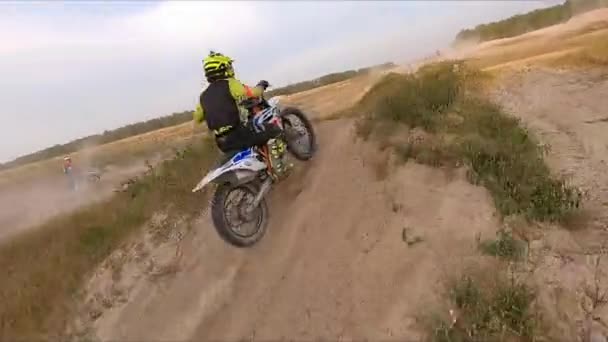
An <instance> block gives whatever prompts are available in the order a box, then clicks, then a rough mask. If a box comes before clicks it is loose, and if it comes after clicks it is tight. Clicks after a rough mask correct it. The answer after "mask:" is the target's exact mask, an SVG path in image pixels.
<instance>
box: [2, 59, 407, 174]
mask: <svg viewBox="0 0 608 342" xmlns="http://www.w3.org/2000/svg"><path fill="white" fill-rule="evenodd" d="M394 66H396V65H395V64H394V63H390V62H389V63H384V64H380V65H376V66H372V67H367V68H361V69H358V70H348V71H344V72H337V73H333V74H328V75H325V76H322V77H319V78H317V79H314V80H310V81H305V82H299V83H295V84H291V85H288V86H285V87H282V88H277V89H275V90H272V91H269V92H268V94H267V96H268V97H270V96H277V95H289V94H293V93H297V92H301V91H305V90H309V89H313V88H316V87H320V86H323V85H328V84H331V83H336V82H341V81H344V80H347V79H349V78H352V77H355V76H358V75H364V74H366V73H368V72H369V71H370V70H372V69H386V68H391V67H394ZM192 114H193V111H183V112H180V113H173V114H171V115H166V116H162V117H159V118H156V119H151V120H147V121H142V122H137V123H133V124H130V125H126V126H123V127H120V128H117V129H113V130H110V131H107V130H106V131H104V132H103V133H102V134H95V135H90V136H87V137H84V138H80V139H76V140H73V141H70V142H68V143H66V144H57V145H54V146H51V147H48V148H45V149H43V150H40V151H37V152H34V153H31V154H27V155H24V156H21V157H18V158H16V159H14V160H12V161H10V162H7V163H4V164H0V170H4V169H9V168H11V167H16V166H20V165H24V164H27V163H33V162H37V161H40V160H45V159H49V158H53V157H57V156H61V155H66V154H69V153H73V152H75V151H78V150H80V149H81V148H84V147H86V146H94V145H102V144H107V143H110V142H113V141H117V140H120V139H124V138H128V137H132V136H135V135H139V134H143V133H147V132H151V131H155V130H158V129H161V128H165V127H170V126H175V125H179V124H182V123H184V122H188V121H190V120H192Z"/></svg>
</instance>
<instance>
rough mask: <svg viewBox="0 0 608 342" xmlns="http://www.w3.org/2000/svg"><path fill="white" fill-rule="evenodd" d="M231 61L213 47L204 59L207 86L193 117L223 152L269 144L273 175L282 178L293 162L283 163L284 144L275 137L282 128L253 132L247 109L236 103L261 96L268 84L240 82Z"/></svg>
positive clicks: (263, 82)
mask: <svg viewBox="0 0 608 342" xmlns="http://www.w3.org/2000/svg"><path fill="white" fill-rule="evenodd" d="M233 62H234V60H232V59H231V58H230V57H228V56H224V55H222V54H220V53H216V52H213V51H211V52H210V53H209V55H208V56H207V57H206V58H205V59H204V60H203V69H204V71H205V77H206V78H207V81H208V82H209V86H207V88H206V89H205V90H204V91H203V92H202V93H201V95H200V99H199V104H198V105H197V107H196V111H195V112H194V120H195V121H196V122H197V123H202V122H203V120H204V121H205V122H206V123H207V127H208V128H209V130H210V131H211V132H213V133H214V135H215V141H216V144H217V146H218V147H219V149H220V150H222V152H224V153H230V152H235V151H240V150H243V149H246V148H248V147H253V146H263V145H264V144H268V147H269V150H270V164H271V167H272V169H273V171H274V174H275V176H276V177H278V178H282V177H283V176H285V175H286V174H287V172H288V171H289V169H290V168H291V167H292V165H285V164H286V163H285V161H284V159H285V144H284V143H283V141H282V140H281V139H276V138H277V137H278V135H279V134H280V133H281V130H280V129H279V128H278V127H275V126H267V127H266V129H265V131H263V132H260V133H257V132H255V131H254V130H253V129H252V127H251V125H250V123H249V122H248V121H247V111H246V110H244V109H243V108H241V107H240V106H239V104H240V103H241V101H243V100H246V99H250V98H259V97H260V96H262V93H263V92H264V91H265V90H266V88H268V86H269V84H268V82H267V81H264V80H262V81H260V82H258V84H257V85H256V86H255V87H254V88H250V87H248V86H246V85H244V84H242V83H241V82H240V81H238V80H237V79H236V78H235V76H234V68H233V66H232V63H233Z"/></svg>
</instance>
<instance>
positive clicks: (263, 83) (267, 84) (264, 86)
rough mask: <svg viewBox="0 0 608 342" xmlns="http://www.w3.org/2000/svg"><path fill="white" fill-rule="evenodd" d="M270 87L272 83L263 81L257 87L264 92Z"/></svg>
mask: <svg viewBox="0 0 608 342" xmlns="http://www.w3.org/2000/svg"><path fill="white" fill-rule="evenodd" d="M269 86H270V83H268V81H265V80H261V81H260V82H258V84H257V87H260V88H262V89H264V90H266V88H268V87H269Z"/></svg>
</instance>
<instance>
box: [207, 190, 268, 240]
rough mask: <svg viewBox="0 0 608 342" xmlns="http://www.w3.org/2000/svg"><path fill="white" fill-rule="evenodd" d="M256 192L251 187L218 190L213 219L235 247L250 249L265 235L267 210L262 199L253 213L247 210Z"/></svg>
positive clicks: (212, 209)
mask: <svg viewBox="0 0 608 342" xmlns="http://www.w3.org/2000/svg"><path fill="white" fill-rule="evenodd" d="M256 194H257V189H256V188H255V187H254V186H253V185H250V184H245V185H239V186H231V185H229V184H222V185H220V186H218V187H217V189H216V190H215V194H214V195H213V200H212V202H211V218H212V219H213V224H214V226H215V229H216V230H217V232H218V234H219V235H220V237H221V238H222V239H224V240H225V241H226V242H228V243H230V244H232V245H234V246H236V247H249V246H251V245H253V244H255V243H256V242H258V241H259V240H260V239H261V238H262V237H263V236H264V234H266V226H267V222H268V208H267V206H266V201H265V200H263V199H262V201H261V202H260V205H259V206H258V207H257V208H255V209H254V210H248V209H249V208H250V206H251V203H253V200H254V199H255V196H256Z"/></svg>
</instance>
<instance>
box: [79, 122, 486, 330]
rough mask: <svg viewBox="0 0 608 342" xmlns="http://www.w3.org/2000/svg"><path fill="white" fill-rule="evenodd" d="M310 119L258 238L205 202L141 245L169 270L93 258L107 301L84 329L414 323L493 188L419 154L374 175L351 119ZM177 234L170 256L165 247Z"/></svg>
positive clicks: (401, 326) (370, 152)
mask: <svg viewBox="0 0 608 342" xmlns="http://www.w3.org/2000/svg"><path fill="white" fill-rule="evenodd" d="M318 130H319V134H320V152H319V155H318V156H317V157H316V159H315V160H314V161H312V162H310V164H309V165H303V166H302V168H301V169H299V170H298V172H297V173H295V174H293V175H292V177H290V179H289V180H288V181H287V182H285V183H284V184H280V185H279V187H277V189H276V191H275V192H274V193H273V194H272V196H271V201H270V210H271V215H272V220H271V225H270V227H269V228H270V229H269V231H268V235H266V236H265V238H264V239H263V240H262V241H261V243H260V244H259V245H257V246H255V247H254V248H252V249H247V250H239V249H235V248H233V247H230V246H229V245H227V244H226V243H224V242H223V241H221V240H220V239H219V238H218V237H217V235H216V233H215V231H213V228H212V227H211V223H210V222H209V218H208V215H205V216H204V219H203V220H202V221H201V222H200V223H199V224H198V225H197V226H196V228H195V229H194V230H193V231H191V232H189V233H187V234H185V235H184V237H183V239H182V240H181V242H180V243H178V244H174V243H168V244H166V245H164V247H160V248H158V247H155V248H151V249H150V252H151V253H152V255H151V256H150V257H149V258H151V259H156V260H161V261H162V260H163V258H164V259H165V260H170V261H167V263H168V264H171V263H175V265H178V267H175V268H174V270H176V269H177V271H175V272H173V273H171V274H170V275H167V276H165V277H161V278H156V277H149V276H147V275H146V271H145V269H146V266H145V264H146V263H145V262H142V261H141V258H139V259H138V258H136V257H134V258H130V257H128V258H127V259H128V260H131V261H128V262H127V265H126V266H125V267H123V271H122V275H121V276H120V277H119V278H120V279H122V280H120V281H112V280H111V278H112V277H111V276H110V275H109V274H110V273H111V272H110V271H109V270H108V269H106V270H103V269H102V270H100V272H99V273H98V274H97V276H96V277H94V278H93V279H92V280H91V283H90V285H89V286H90V287H89V291H90V292H91V294H92V295H94V294H95V293H97V294H98V295H97V301H102V302H104V301H105V302H106V303H108V302H109V303H111V304H110V305H109V306H111V308H110V309H100V307H99V306H97V308H96V309H94V310H100V311H99V312H100V313H101V312H103V314H101V317H100V318H98V319H97V320H96V321H95V322H94V323H93V329H94V330H93V331H95V335H97V336H98V337H99V338H101V339H103V340H185V339H192V340H224V341H227V340H237V339H240V338H252V339H253V340H277V339H280V338H290V339H299V340H311V339H316V338H323V339H339V338H343V339H351V338H352V339H362V338H369V339H373V340H379V339H387V338H398V337H402V338H403V337H408V338H414V337H415V336H417V329H418V327H419V322H417V319H418V318H419V317H418V315H419V314H420V313H421V312H423V311H424V312H426V311H427V310H419V309H420V308H421V307H425V308H428V306H430V305H436V303H437V301H436V299H437V294H438V293H439V292H440V291H441V290H442V289H441V288H439V285H438V284H439V283H440V282H439V280H440V279H442V278H443V276H444V272H447V273H448V274H450V273H451V272H453V271H454V270H457V269H458V268H459V266H460V265H461V264H462V260H463V258H466V257H468V256H471V255H473V254H474V253H475V252H474V250H475V238H476V235H477V234H482V235H483V236H485V237H490V236H493V234H494V232H495V230H496V221H495V218H494V216H493V213H494V208H493V207H492V204H491V201H490V200H489V199H488V195H487V193H486V191H485V190H484V189H483V188H480V187H474V186H471V185H469V184H468V183H467V181H466V180H464V177H463V176H462V175H460V174H452V175H447V174H445V173H444V172H443V171H441V170H436V169H430V168H427V167H424V166H421V165H417V164H408V165H407V166H405V167H401V168H400V169H398V170H395V172H393V171H390V172H389V173H388V174H389V175H388V178H386V179H384V177H383V175H385V173H384V171H383V169H384V168H385V167H387V164H386V163H387V159H386V157H387V155H383V154H379V153H378V152H377V149H376V148H375V147H373V146H369V145H367V144H364V143H362V142H356V143H355V137H354V134H353V125H352V122H351V121H344V120H339V121H334V122H330V123H325V124H322V126H320V127H319V128H318ZM388 167H390V166H388ZM404 229H406V234H405V236H406V241H404V240H403V236H404V232H403V231H404ZM417 240H420V241H419V242H417V243H416V241H417ZM407 241H409V243H407ZM410 244H411V245H410ZM176 246H180V247H179V248H177V247H176ZM176 248H177V250H178V251H179V253H177V255H179V258H178V259H173V258H172V256H173V255H175V253H176ZM122 253H123V254H126V255H131V254H133V253H134V250H131V251H126V252H122ZM144 254H145V253H144ZM137 260H140V261H137ZM161 261H158V262H161ZM108 267H109V266H108ZM108 272H110V273H108ZM115 279H116V277H115ZM113 293H114V294H115V293H120V294H121V295H119V296H117V295H113ZM93 297H94V296H93ZM93 297H92V298H93ZM95 301H96V300H93V301H92V303H94V302H95ZM107 306H108V305H106V307H107ZM92 307H95V305H94V304H93V306H89V308H88V310H92V309H91V308H92ZM441 310H446V312H447V310H448V308H447V307H441Z"/></svg>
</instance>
